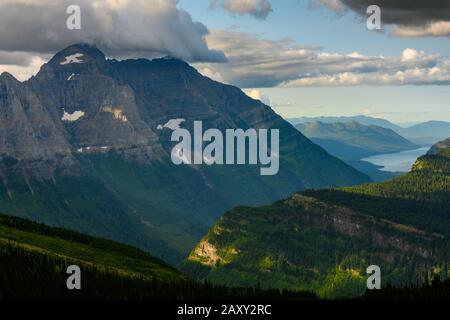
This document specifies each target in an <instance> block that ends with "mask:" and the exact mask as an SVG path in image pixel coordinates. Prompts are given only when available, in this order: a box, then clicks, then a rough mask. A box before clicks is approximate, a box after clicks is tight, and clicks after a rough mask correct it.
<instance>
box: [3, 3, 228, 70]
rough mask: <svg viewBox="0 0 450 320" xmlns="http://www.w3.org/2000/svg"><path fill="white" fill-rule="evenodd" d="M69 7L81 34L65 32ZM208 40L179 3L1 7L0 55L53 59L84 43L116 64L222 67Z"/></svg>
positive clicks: (217, 53)
mask: <svg viewBox="0 0 450 320" xmlns="http://www.w3.org/2000/svg"><path fill="white" fill-rule="evenodd" d="M72 4H76V5H79V6H80V7H81V22H82V24H81V27H82V28H81V30H68V29H67V28H66V20H67V18H68V15H67V14H66V8H67V7H68V6H69V5H72ZM207 34H208V29H207V28H206V26H204V25H203V24H201V23H199V22H195V21H193V20H192V18H191V16H190V15H189V13H187V12H186V11H184V10H182V9H180V8H178V0H40V1H33V0H2V1H1V2H0V39H2V41H1V42H0V50H3V51H9V52H11V51H21V52H33V53H41V54H42V53H54V52H56V51H57V50H60V49H62V48H64V47H66V46H68V45H70V44H73V43H77V42H86V43H95V44H96V45H98V46H99V47H101V48H102V49H104V50H105V52H106V54H107V55H108V56H113V57H119V58H120V57H123V56H128V55H130V54H135V55H139V56H141V57H154V56H158V55H171V56H173V57H177V58H181V59H184V60H186V61H190V62H196V61H209V62H212V61H213V62H224V61H226V57H225V55H224V54H223V53H222V52H220V51H216V50H211V49H209V48H208V46H207V44H206V41H205V36H206V35H207ZM0 58H1V57H0ZM1 63H2V62H1V61H0V64H1Z"/></svg>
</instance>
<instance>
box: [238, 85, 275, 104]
mask: <svg viewBox="0 0 450 320" xmlns="http://www.w3.org/2000/svg"><path fill="white" fill-rule="evenodd" d="M244 92H245V94H246V95H247V96H249V97H250V98H252V99H254V100H259V101H261V102H262V103H264V104H266V105H268V106H270V98H269V97H268V96H266V95H263V94H262V92H261V91H260V90H257V89H248V90H244Z"/></svg>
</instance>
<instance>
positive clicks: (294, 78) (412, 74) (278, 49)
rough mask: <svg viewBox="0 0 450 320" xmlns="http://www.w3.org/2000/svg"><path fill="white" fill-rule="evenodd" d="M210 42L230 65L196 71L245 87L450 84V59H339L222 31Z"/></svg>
mask: <svg viewBox="0 0 450 320" xmlns="http://www.w3.org/2000/svg"><path fill="white" fill-rule="evenodd" d="M207 40H208V43H209V45H210V46H211V47H214V48H218V49H220V50H221V51H224V52H225V53H226V55H227V57H228V58H229V61H230V62H229V63H228V64H210V63H207V64H198V65H197V67H199V69H200V71H201V70H202V69H205V68H207V69H208V70H209V75H210V76H212V77H213V78H214V79H217V78H215V77H214V75H220V79H222V80H223V81H225V82H227V83H230V84H234V85H237V86H240V87H242V88H264V87H274V86H289V87H292V86H354V85H364V84H366V85H404V84H411V85H428V84H438V85H439V84H442V85H447V84H450V59H449V58H448V57H443V56H440V55H438V54H427V53H425V52H424V51H419V50H416V49H414V48H406V49H405V50H404V51H403V52H401V53H399V55H398V56H391V57H384V56H365V55H363V54H361V53H358V52H351V53H348V54H339V53H333V52H324V51H323V50H322V48H320V47H302V46H298V45H297V44H295V43H293V42H291V41H289V40H280V41H274V40H263V39H259V38H258V37H256V36H254V35H252V34H249V33H241V32H235V31H224V30H216V31H213V32H212V33H211V34H210V35H209V36H208V37H207ZM250 92H251V91H250Z"/></svg>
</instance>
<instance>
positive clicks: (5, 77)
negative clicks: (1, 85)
mask: <svg viewBox="0 0 450 320" xmlns="http://www.w3.org/2000/svg"><path fill="white" fill-rule="evenodd" d="M5 81H8V82H11V81H12V82H19V80H17V79H16V78H15V77H14V76H13V75H12V74H11V73H9V72H6V71H5V72H2V74H0V82H5Z"/></svg>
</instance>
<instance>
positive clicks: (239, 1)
mask: <svg viewBox="0 0 450 320" xmlns="http://www.w3.org/2000/svg"><path fill="white" fill-rule="evenodd" d="M218 3H221V4H222V8H224V9H225V10H227V11H229V12H231V13H233V14H237V15H241V16H243V15H251V16H253V17H255V18H257V19H266V18H267V16H268V15H269V14H270V13H271V12H272V6H271V4H270V2H269V1H268V0H211V8H213V9H214V8H215V7H216V6H217V4H218Z"/></svg>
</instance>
